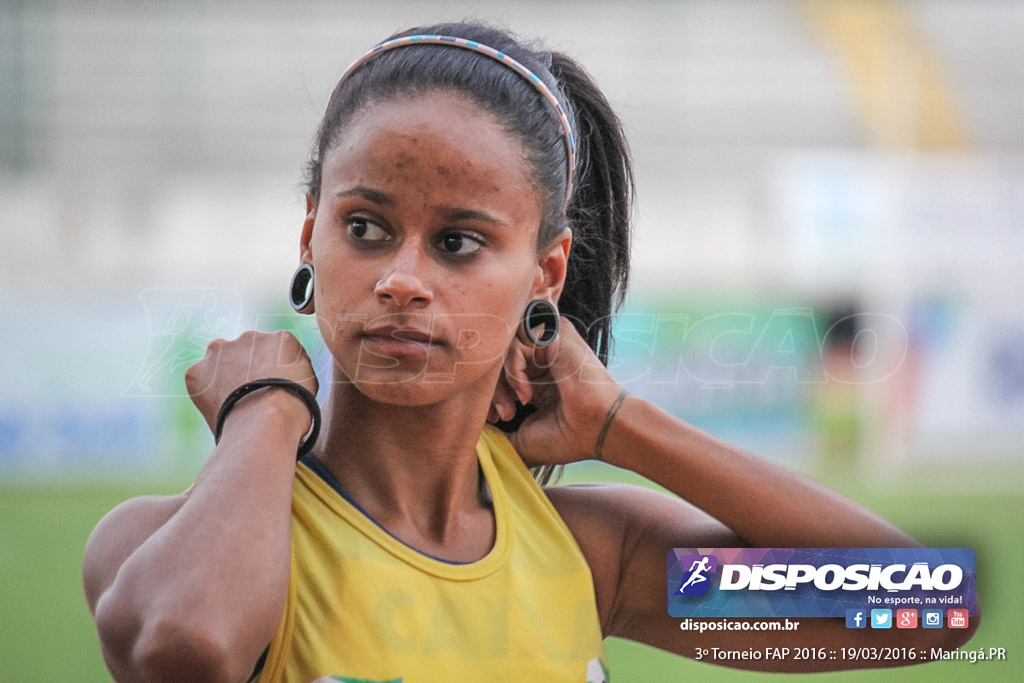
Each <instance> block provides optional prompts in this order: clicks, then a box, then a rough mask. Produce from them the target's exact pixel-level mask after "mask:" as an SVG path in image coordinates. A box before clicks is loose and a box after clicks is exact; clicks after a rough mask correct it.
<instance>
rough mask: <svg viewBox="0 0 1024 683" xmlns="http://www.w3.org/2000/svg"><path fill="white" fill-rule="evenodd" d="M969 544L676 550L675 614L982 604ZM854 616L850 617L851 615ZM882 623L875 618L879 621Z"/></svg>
mask: <svg viewBox="0 0 1024 683" xmlns="http://www.w3.org/2000/svg"><path fill="white" fill-rule="evenodd" d="M975 562H976V560H975V555H974V551H973V550H972V549H970V548H673V549H672V550H671V551H669V553H668V581H667V593H668V613H669V615H670V616H673V617H844V618H846V619H848V620H851V619H852V620H855V621H856V624H855V625H852V626H851V627H852V628H860V627H861V624H860V618H862V617H856V613H857V612H856V611H861V612H862V613H863V615H862V616H863V618H864V620H865V622H866V621H867V619H866V617H867V615H869V614H870V613H871V611H872V610H878V611H879V612H878V614H881V613H882V612H881V610H892V613H895V611H896V610H897V609H899V608H911V609H918V610H924V609H935V610H947V609H950V608H957V609H966V610H967V611H968V614H971V615H973V614H974V613H975V609H976V607H977V595H976V592H975V584H976V566H975ZM851 615H852V616H851ZM881 625H882V624H881V623H879V624H874V626H876V627H877V626H881Z"/></svg>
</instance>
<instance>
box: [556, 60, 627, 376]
mask: <svg viewBox="0 0 1024 683" xmlns="http://www.w3.org/2000/svg"><path fill="white" fill-rule="evenodd" d="M551 73H552V75H554V77H555V80H556V81H557V82H558V85H559V86H560V88H561V90H562V93H563V94H564V95H565V98H566V100H567V101H568V102H569V106H570V107H571V108H572V110H573V112H574V114H575V119H576V140H577V153H576V158H577V159H578V167H577V169H576V178H577V181H576V191H575V193H574V194H573V198H572V200H571V202H570V204H569V207H568V209H567V211H566V213H567V217H568V221H569V227H570V228H571V230H572V233H573V241H572V251H571V253H570V256H569V264H568V273H567V274H566V280H565V287H564V289H563V291H562V297H561V299H559V309H560V310H561V312H562V314H563V315H565V316H566V317H567V318H568V319H569V320H571V321H572V322H573V324H574V325H575V326H576V328H577V330H578V331H579V332H580V334H581V335H582V336H583V338H584V339H586V340H587V344H589V345H590V348H592V349H593V350H594V352H595V353H596V354H597V356H598V358H600V359H601V362H602V363H604V364H606V365H607V363H608V357H609V355H610V353H611V343H612V337H611V323H612V316H613V315H614V314H615V313H616V312H617V311H618V309H619V308H620V307H621V306H622V303H623V301H624V300H625V297H626V286H627V284H628V282H629V251H630V232H631V230H630V212H631V209H632V204H633V189H634V179H633V166H632V160H631V159H630V155H629V147H628V145H627V144H626V137H625V134H624V133H623V130H622V124H621V122H620V121H619V118H618V117H617V116H616V115H615V112H614V111H612V108H611V105H610V104H609V103H608V100H607V99H606V98H605V96H604V94H603V93H602V92H601V91H600V90H599V89H598V87H597V85H596V84H595V83H594V81H593V79H592V78H591V77H590V74H588V73H587V72H586V71H585V70H584V69H583V67H581V66H580V65H579V64H577V63H576V62H575V61H573V60H572V59H571V58H570V57H568V56H566V55H564V54H561V53H559V52H553V53H552V54H551Z"/></svg>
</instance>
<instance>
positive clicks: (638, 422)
mask: <svg viewBox="0 0 1024 683" xmlns="http://www.w3.org/2000/svg"><path fill="white" fill-rule="evenodd" d="M563 328H564V329H565V332H564V333H563V335H562V336H561V337H560V338H559V342H558V344H557V347H555V345H553V346H552V347H547V348H546V349H541V350H539V351H538V352H536V355H537V357H536V358H535V359H528V358H527V356H529V355H530V350H526V351H525V352H522V353H521V355H520V356H519V357H516V356H515V355H513V356H512V357H511V358H510V363H509V366H508V367H509V372H508V373H507V375H508V380H507V392H505V393H503V392H502V391H499V393H498V395H497V396H496V403H498V404H499V405H500V404H502V403H503V402H506V401H508V400H509V398H510V396H511V395H512V394H515V395H516V396H517V397H518V398H519V399H520V400H524V399H527V400H533V401H534V402H535V403H536V404H537V405H538V407H539V409H540V410H539V412H538V413H537V415H535V416H534V417H533V418H531V419H530V420H528V421H527V422H526V423H524V425H523V427H522V428H521V430H520V432H519V433H517V434H515V435H513V443H514V444H515V445H516V447H517V449H519V451H520V453H521V454H522V455H523V457H524V459H525V460H527V462H528V463H530V464H542V463H566V462H573V461H577V460H582V459H586V458H591V457H593V456H594V452H595V447H596V445H597V442H598V440H599V435H600V434H601V432H602V430H603V429H604V428H605V426H606V425H607V429H604V431H605V434H604V439H603V442H602V446H601V455H602V456H603V458H602V459H603V460H605V461H606V462H608V463H610V464H612V465H615V466H618V467H622V468H624V469H628V470H631V471H633V472H636V473H638V474H641V475H643V476H645V477H647V478H648V479H650V480H652V481H654V482H656V483H658V484H660V485H661V486H663V487H665V488H666V489H668V490H669V491H671V492H672V493H673V494H675V496H671V495H666V494H662V493H658V492H654V491H650V490H646V489H642V488H639V487H632V486H624V485H601V486H566V487H555V488H552V489H549V496H550V497H551V500H552V502H553V503H554V504H555V505H556V507H557V508H558V510H559V512H560V513H561V514H562V516H563V518H564V519H565V521H566V523H567V524H568V525H569V527H570V529H571V530H572V532H573V534H574V536H575V537H576V539H577V541H578V542H579V544H580V547H581V549H582V550H583V552H584V555H585V556H586V557H587V559H588V562H589V564H590V566H591V570H592V573H593V576H594V582H595V587H596V590H597V597H598V609H599V612H600V614H601V618H602V624H603V627H604V632H605V634H606V635H615V636H620V637H624V638H629V639H632V640H637V641H640V642H644V643H648V644H650V645H654V646H656V647H660V648H662V649H665V650H669V651H672V652H676V653H678V654H682V655H686V656H690V657H693V656H695V654H696V652H697V649H696V648H697V647H703V648H708V647H718V648H722V649H738V650H746V649H747V648H750V647H753V648H761V649H762V651H763V648H764V647H766V646H788V647H801V646H802V647H815V648H818V647H825V648H829V649H835V648H840V647H843V646H865V645H868V646H871V645H874V646H886V645H888V646H893V645H900V646H905V647H910V646H913V647H929V648H930V647H933V646H934V647H944V648H950V647H956V646H958V645H960V644H962V643H963V642H966V640H968V639H969V638H970V636H971V635H972V633H973V630H972V629H966V630H964V631H950V630H947V629H938V630H935V631H931V630H929V631H925V630H917V631H901V632H899V633H898V634H897V633H895V632H892V631H876V630H873V629H866V630H853V629H847V628H845V624H844V623H843V621H842V620H841V619H802V620H800V626H799V629H798V630H797V631H793V632H778V631H775V632H771V631H716V632H713V633H712V632H709V633H705V634H703V635H698V634H696V633H695V632H692V631H682V630H680V628H679V620H678V619H673V618H671V617H669V616H668V613H667V608H666V598H665V582H666V575H665V570H666V557H667V553H668V551H669V550H670V549H671V548H674V547H742V546H753V547H909V546H916V545H917V543H916V542H915V541H914V540H913V539H911V538H910V537H909V536H907V535H906V534H904V533H903V532H902V531H900V530H899V529H897V528H896V527H894V526H892V525H891V524H889V523H888V522H886V521H885V520H883V519H881V518H879V517H878V516H877V515H875V514H873V513H871V512H870V511H868V510H866V509H864V508H863V507H861V506H860V505H857V504H856V503H854V502H853V501H850V500H848V499H846V498H844V497H843V496H840V495H839V494H837V493H835V492H833V491H831V490H829V489H827V488H825V487H823V486H820V485H818V484H816V483H814V482H813V481H810V480H809V479H807V478H805V477H801V476H799V475H797V474H794V473H792V472H789V471H788V470H786V469H784V468H781V467H779V466H777V465H774V464H772V463H770V462H767V461H765V460H762V459H760V458H757V457H755V456H752V455H750V454H748V453H745V452H743V451H742V450H740V449H738V448H735V447H733V446H731V445H729V444H726V443H723V442H722V441H720V440H718V439H716V438H715V437H713V436H711V435H709V434H707V433H705V432H702V431H700V430H698V429H696V428H694V427H693V426H691V425H689V424H687V423H686V422H684V421H682V420H679V419H678V418H675V417H673V416H672V415H669V414H668V413H666V412H665V411H663V410H661V409H659V408H658V407H657V406H655V405H653V404H651V403H650V402H648V401H645V400H642V399H640V398H637V397H632V396H629V397H627V398H625V400H624V401H622V402H621V404H620V406H619V408H618V411H617V413H615V415H614V419H612V420H611V421H610V422H608V416H609V410H610V409H611V408H612V407H613V406H614V405H615V402H616V399H617V398H618V397H619V395H620V392H621V388H620V387H619V386H618V385H616V384H615V383H614V382H613V381H612V379H611V378H610V376H609V375H608V374H607V372H606V371H605V370H604V369H603V368H602V367H600V364H599V363H598V362H597V359H596V358H595V357H594V356H593V354H591V353H590V351H589V349H588V348H587V347H586V345H585V344H584V343H583V341H582V339H580V338H579V336H578V335H577V334H576V333H575V331H574V330H572V329H571V326H570V325H564V326H563ZM542 368H543V369H542ZM507 409H508V408H507V405H506V406H501V407H499V409H498V411H499V412H500V411H501V410H507ZM976 621H977V620H976V619H975V620H974V622H975V624H976ZM896 663H898V662H894V661H888V662H886V661H879V662H873V663H869V665H872V664H873V665H881V666H885V665H892V664H896ZM729 664H730V665H737V666H743V667H754V668H764V669H777V670H801V669H802V668H804V667H806V668H808V669H810V670H823V669H828V668H849V667H851V666H864V665H865V664H864V663H854V662H850V661H844V660H843V659H842V658H837V659H834V660H833V659H827V660H812V661H801V662H797V661H794V660H785V661H779V660H774V661H773V662H769V661H767V660H761V661H750V660H746V661H738V662H729Z"/></svg>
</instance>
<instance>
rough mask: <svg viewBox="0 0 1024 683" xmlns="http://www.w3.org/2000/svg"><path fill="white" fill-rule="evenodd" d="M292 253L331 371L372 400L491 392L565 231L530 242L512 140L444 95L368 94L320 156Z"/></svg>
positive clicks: (518, 150)
mask: <svg viewBox="0 0 1024 683" xmlns="http://www.w3.org/2000/svg"><path fill="white" fill-rule="evenodd" d="M321 177H322V181H321V188H320V200H319V203H318V205H317V206H310V211H309V215H308V216H307V219H306V224H305V226H304V230H303V238H302V250H303V253H302V258H303V260H304V261H308V262H311V263H312V264H313V267H314V269H315V271H316V284H315V292H314V302H315V307H316V313H317V320H318V323H319V326H320V329H321V332H322V334H323V337H324V340H325V342H326V344H327V346H328V348H329V349H330V350H331V353H332V355H333V357H334V360H335V372H336V373H340V374H341V375H342V376H343V377H337V378H336V379H340V380H342V381H346V380H347V381H352V382H354V383H355V384H356V385H357V386H358V387H359V388H360V390H361V391H362V392H363V393H364V394H366V395H367V396H369V397H370V398H373V399H375V400H380V401H384V402H389V403H396V404H401V405H423V404H428V403H432V402H436V401H438V400H440V399H442V398H444V397H446V396H449V395H452V394H453V393H454V392H460V391H465V390H473V389H475V390H477V391H478V392H479V395H480V397H481V398H488V399H489V397H490V395H491V392H493V389H494V385H495V382H496V380H497V377H498V372H499V369H500V367H501V364H502V362H503V360H504V358H505V355H506V352H507V350H508V348H509V345H510V344H511V343H512V339H513V337H514V335H515V330H516V327H517V325H518V324H519V320H520V317H521V315H522V313H523V310H524V309H525V308H526V305H527V303H528V302H529V301H530V300H531V299H534V298H548V299H551V300H556V299H557V296H558V294H559V292H560V291H561V285H562V282H563V280H564V277H565V261H566V258H567V254H568V249H569V237H568V236H566V237H564V238H562V239H560V240H559V241H557V242H556V243H555V244H553V245H551V246H548V247H545V248H542V249H540V250H538V248H537V234H538V229H539V226H540V221H541V215H542V214H541V210H542V207H541V199H540V196H539V194H538V192H537V191H536V190H535V189H534V186H533V184H532V181H531V177H530V174H529V166H528V164H527V162H526V160H525V159H524V153H523V149H522V147H521V145H520V144H519V143H518V142H517V141H516V140H515V139H514V138H513V137H511V136H510V135H509V134H508V133H506V132H505V131H504V130H503V129H502V127H501V126H500V125H499V124H498V122H497V121H496V120H495V119H494V118H493V117H492V116H491V115H490V114H488V113H487V112H485V111H484V110H482V109H480V108H479V107H478V106H477V105H475V104H473V103H471V102H469V101H467V100H466V99H463V98H461V97H458V96H454V95H451V94H447V93H440V92H438V93H432V94H426V95H422V96H417V97H410V98H400V99H395V100H390V101H386V102H382V103H378V104H372V105H370V106H368V107H366V108H365V109H363V110H361V111H360V112H359V113H357V114H356V116H355V117H354V118H353V119H352V121H351V122H350V123H349V125H348V126H347V127H346V128H345V129H344V131H343V132H342V134H341V135H340V136H339V137H338V139H337V140H336V141H335V143H334V146H333V147H332V148H331V149H330V150H329V151H328V152H327V154H326V155H325V156H324V158H323V160H322V176H321Z"/></svg>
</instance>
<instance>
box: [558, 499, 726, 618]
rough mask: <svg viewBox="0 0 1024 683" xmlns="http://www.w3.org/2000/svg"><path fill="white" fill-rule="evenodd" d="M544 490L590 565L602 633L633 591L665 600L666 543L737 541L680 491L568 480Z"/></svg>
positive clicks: (668, 546) (628, 609)
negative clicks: (575, 482) (678, 493)
mask: <svg viewBox="0 0 1024 683" xmlns="http://www.w3.org/2000/svg"><path fill="white" fill-rule="evenodd" d="M545 492H546V493H547V495H548V498H549V499H550V500H551V502H552V504H553V505H554V506H555V509H556V510H558V513H559V515H561V517H562V519H563V520H564V521H565V524H566V526H568V527H569V531H570V532H572V535H573V537H574V538H575V539H576V542H577V543H578V544H579V546H580V550H581V551H582V552H583V556H584V557H585V558H586V560H587V564H588V565H589V566H590V573H591V575H592V576H593V580H594V590H595V593H596V597H597V608H598V613H599V615H600V617H601V624H602V628H603V630H604V633H605V634H606V635H613V634H615V633H616V632H617V631H618V630H620V622H621V621H622V618H623V614H624V613H625V612H632V611H634V610H633V607H632V603H634V602H635V599H634V598H635V596H634V595H633V594H634V593H643V594H646V595H651V596H660V599H661V600H664V594H663V593H662V591H663V590H664V586H663V585H661V584H663V583H664V572H665V558H666V556H667V553H668V551H669V549H671V548H683V547H698V546H699V547H708V546H710V547H714V546H724V547H729V546H733V545H736V543H737V542H738V539H737V538H736V536H735V534H733V533H732V532H731V531H730V530H729V529H727V528H726V527H725V526H723V525H722V524H721V522H719V521H718V520H716V519H714V518H712V517H711V516H709V515H708V514H707V513H705V512H703V511H702V510H700V509H698V508H696V507H694V506H693V505H691V504H689V503H687V502H686V501H684V500H682V499H681V498H679V497H678V496H673V495H671V494H668V493H662V492H660V491H655V490H653V489H648V488H644V487H642V486H634V485H629V484H571V485H566V486H553V487H549V488H546V489H545ZM659 582H660V583H659ZM656 584H657V585H660V586H661V587H660V588H658V590H654V588H653V587H652V586H655V585H656ZM663 608H664V606H663V605H662V609H663Z"/></svg>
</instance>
